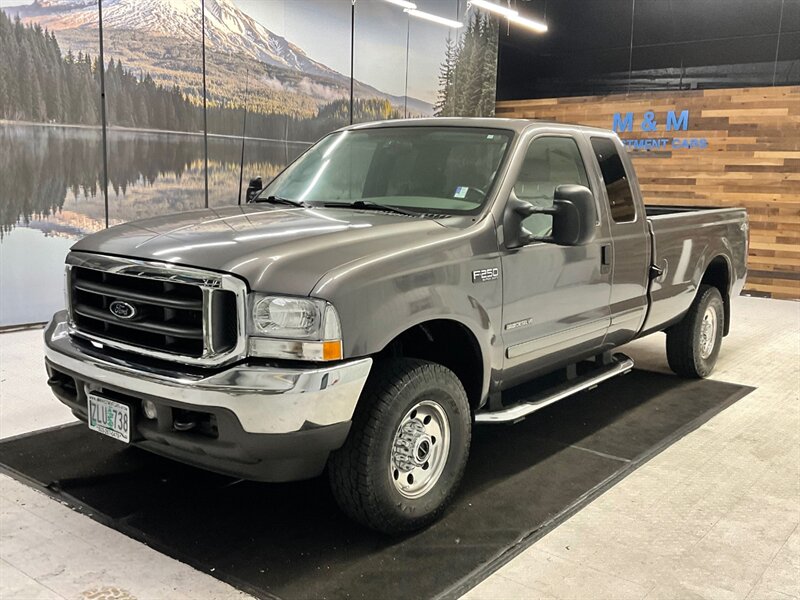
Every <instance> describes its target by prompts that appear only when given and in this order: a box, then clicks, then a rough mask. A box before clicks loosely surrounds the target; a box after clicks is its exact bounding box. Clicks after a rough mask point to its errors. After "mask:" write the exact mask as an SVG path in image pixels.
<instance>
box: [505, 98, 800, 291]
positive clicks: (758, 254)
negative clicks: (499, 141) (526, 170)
mask: <svg viewBox="0 0 800 600" xmlns="http://www.w3.org/2000/svg"><path fill="white" fill-rule="evenodd" d="M670 110H672V111H676V115H679V114H680V112H681V111H683V110H688V111H689V127H688V130H687V131H678V132H675V131H671V132H666V131H665V121H666V114H667V111H670ZM629 111H630V112H633V113H634V119H633V123H634V130H633V131H632V132H621V133H620V137H621V138H622V139H623V140H625V139H642V138H664V137H666V138H669V139H670V140H671V139H672V137H681V138H683V139H686V138H697V139H700V138H705V139H707V140H708V147H707V148H702V149H701V148H695V149H683V148H682V149H676V148H673V147H671V146H667V147H666V149H659V150H650V151H641V150H631V155H632V156H633V162H634V164H635V165H636V172H637V174H638V176H639V181H640V183H641V185H642V190H643V193H644V196H645V202H647V203H648V204H661V205H664V204H680V205H691V206H744V207H746V208H747V212H748V214H749V216H750V224H751V228H750V257H749V274H748V278H747V284H746V286H745V292H746V293H751V294H754V295H764V296H771V297H773V298H784V299H798V298H800V86H781V87H763V88H740V89H726V90H697V91H676V92H651V93H645V94H629V95H625V94H620V95H611V96H590V97H579V98H551V99H543V100H518V101H503V102H498V103H497V116H498V117H524V118H536V119H544V120H552V121H558V122H565V123H579V124H582V125H593V126H597V127H604V128H611V127H612V124H613V116H614V114H615V113H621V115H622V116H623V117H624V116H625V114H626V113H627V112H629ZM646 111H654V113H655V118H656V122H657V123H658V127H657V131H654V132H647V131H641V129H640V123H641V122H642V120H643V119H644V115H645V112H646Z"/></svg>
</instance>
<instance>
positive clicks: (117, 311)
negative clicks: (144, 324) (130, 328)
mask: <svg viewBox="0 0 800 600" xmlns="http://www.w3.org/2000/svg"><path fill="white" fill-rule="evenodd" d="M108 310H109V311H111V314H112V315H114V316H115V317H117V318H118V319H125V320H128V319H132V318H133V317H135V316H136V307H135V306H134V305H133V304H130V303H129V302H125V301H124V300H114V301H113V302H112V303H111V305H110V306H109V307H108Z"/></svg>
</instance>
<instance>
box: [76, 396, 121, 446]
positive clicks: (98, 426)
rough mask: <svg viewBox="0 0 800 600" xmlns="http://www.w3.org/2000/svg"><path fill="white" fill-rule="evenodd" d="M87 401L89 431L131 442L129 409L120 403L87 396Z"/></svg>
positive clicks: (100, 397) (101, 397)
mask: <svg viewBox="0 0 800 600" xmlns="http://www.w3.org/2000/svg"><path fill="white" fill-rule="evenodd" d="M87 396H88V399H89V429H91V430H93V431H97V432H99V433H102V434H103V435H107V436H108V437H112V438H114V439H115V440H119V441H121V442H125V443H126V444H127V443H129V442H130V441H131V409H130V408H129V407H128V406H127V405H125V404H122V403H121V402H115V401H114V400H111V399H109V398H104V397H103V396H98V395H97V394H94V393H91V392H90V393H89V394H87Z"/></svg>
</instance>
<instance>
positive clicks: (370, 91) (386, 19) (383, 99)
mask: <svg viewBox="0 0 800 600" xmlns="http://www.w3.org/2000/svg"><path fill="white" fill-rule="evenodd" d="M410 21H411V17H409V16H408V15H407V14H406V13H404V12H403V9H402V8H401V7H399V6H396V5H393V4H389V3H388V2H382V1H381V2H358V3H356V12H355V42H354V48H355V51H354V61H353V62H354V68H353V70H354V74H355V80H356V83H355V87H354V89H355V93H354V112H355V115H354V119H353V121H354V122H355V123H363V122H365V121H379V120H383V119H398V118H402V117H403V115H404V114H405V110H406V108H410V109H411V110H412V113H416V112H417V111H418V110H419V111H424V110H425V108H426V107H425V105H424V104H425V103H423V104H422V105H420V106H418V105H417V104H415V103H414V101H413V100H412V101H411V104H410V105H409V104H408V103H407V101H406V98H405V95H406V45H407V39H408V35H409V27H410V25H411V24H410ZM427 110H428V112H431V111H430V107H428V109H427Z"/></svg>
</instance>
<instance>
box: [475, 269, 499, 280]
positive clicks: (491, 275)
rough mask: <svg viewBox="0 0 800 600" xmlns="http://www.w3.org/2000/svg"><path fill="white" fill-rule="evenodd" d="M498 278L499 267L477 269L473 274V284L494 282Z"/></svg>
mask: <svg viewBox="0 0 800 600" xmlns="http://www.w3.org/2000/svg"><path fill="white" fill-rule="evenodd" d="M498 277H500V269H499V267H492V268H490V269H475V270H474V271H473V272H472V283H479V282H485V281H494V280H495V279H497V278H498Z"/></svg>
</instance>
